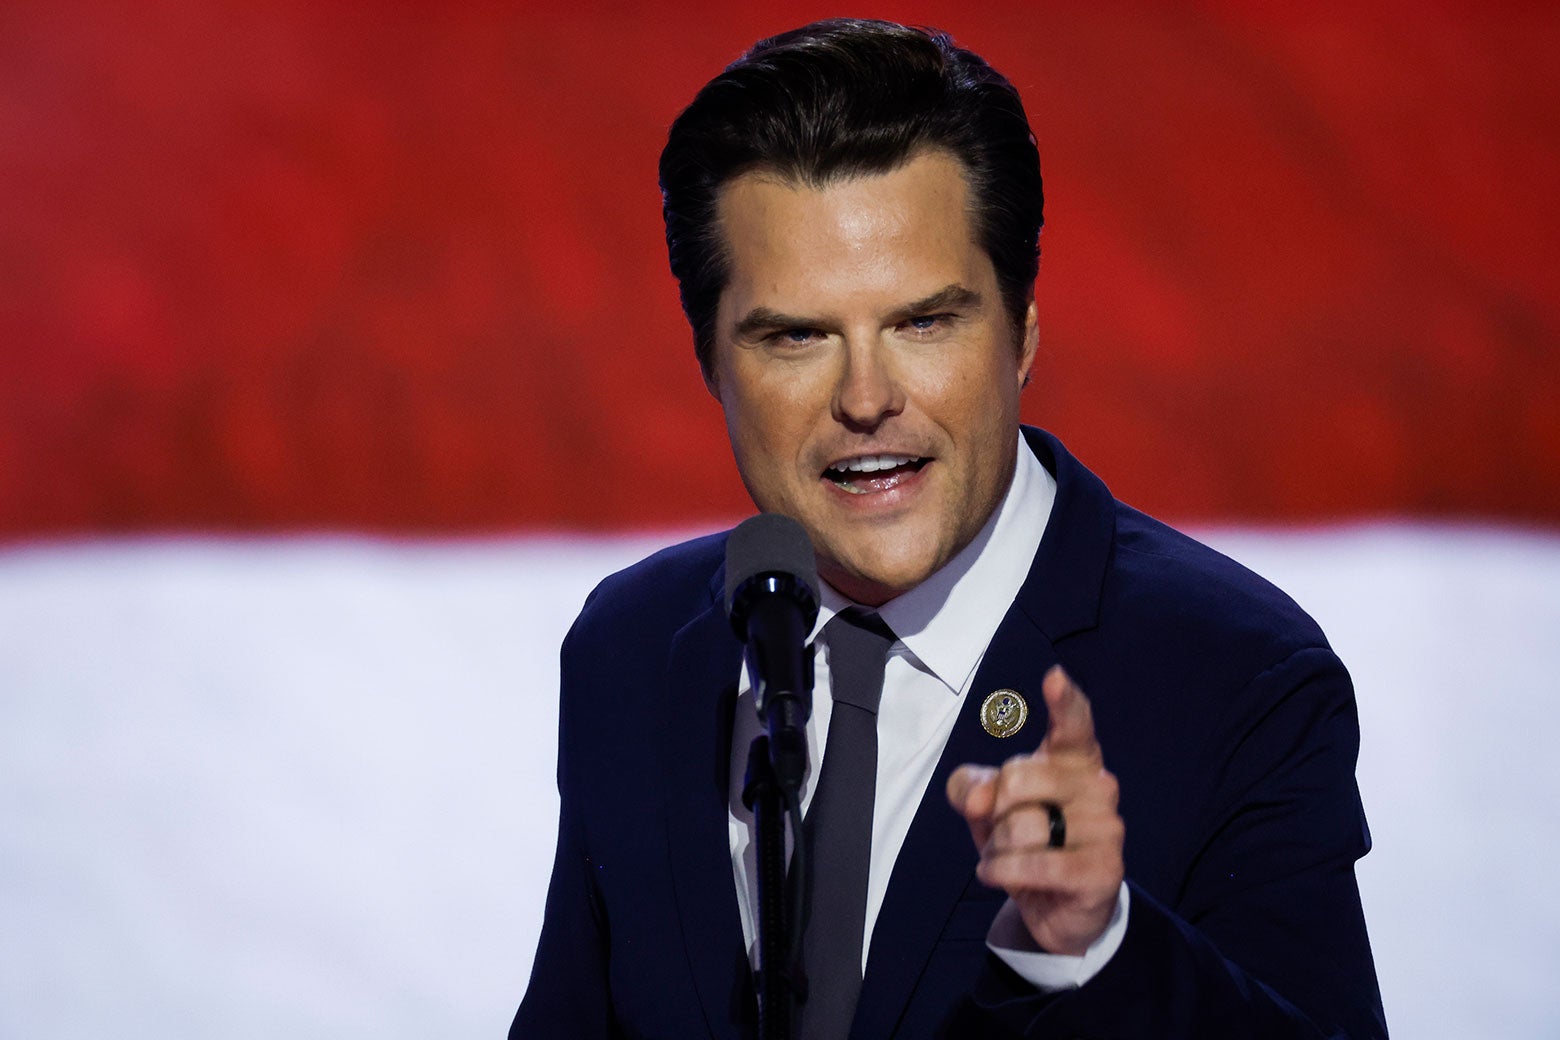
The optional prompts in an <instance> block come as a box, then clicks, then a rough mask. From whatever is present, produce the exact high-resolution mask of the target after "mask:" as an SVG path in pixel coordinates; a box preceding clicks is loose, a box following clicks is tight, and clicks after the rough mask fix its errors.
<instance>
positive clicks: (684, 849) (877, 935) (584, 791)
mask: <svg viewBox="0 0 1560 1040" xmlns="http://www.w3.org/2000/svg"><path fill="white" fill-rule="evenodd" d="M1025 435H1026V437H1027V439H1028V441H1029V444H1030V446H1031V447H1032V448H1033V449H1034V451H1035V454H1036V455H1037V456H1038V457H1039V458H1040V460H1041V462H1042V463H1043V464H1044V465H1045V466H1046V468H1047V469H1049V470H1050V471H1051V472H1052V473H1053V474H1054V475H1055V477H1056V481H1057V496H1056V503H1055V506H1054V507H1053V512H1052V516H1051V518H1050V521H1049V524H1048V526H1047V528H1046V531H1045V536H1044V538H1043V540H1042V541H1041V544H1040V548H1039V551H1038V552H1037V553H1036V555H1035V559H1034V563H1033V566H1032V567H1031V569H1030V572H1029V576H1028V579H1027V580H1026V582H1025V584H1024V586H1023V589H1022V591H1021V592H1020V593H1019V595H1018V597H1017V599H1016V600H1015V602H1014V603H1013V606H1012V608H1011V609H1010V610H1009V611H1008V613H1007V616H1006V617H1005V618H1004V620H1003V622H1002V624H1001V627H1000V628H999V629H998V631H997V634H996V636H995V638H994V639H993V641H992V643H991V646H990V647H989V649H988V650H987V653H986V655H985V658H984V659H983V661H982V663H981V665H980V669H979V671H978V673H977V675H976V679H975V685H974V687H973V689H972V691H971V695H970V696H969V697H968V698H967V703H966V704H965V707H964V709H963V712H962V714H961V716H960V718H959V719H958V721H957V723H956V724H955V726H954V729H953V733H952V735H951V736H950V738H949V740H948V744H947V747H946V749H945V750H944V752H943V755H942V759H941V761H940V762H939V764H938V766H937V771H936V773H935V775H934V776H933V778H932V781H931V784H930V785H929V786H928V788H927V791H926V794H925V796H924V798H923V799H922V802H921V804H920V807H919V810H918V812H917V814H916V816H915V820H914V823H913V824H912V826H911V829H910V833H909V836H908V837H907V838H906V840H905V844H904V847H903V850H902V851H901V852H900V854H899V859H898V861H897V862H896V864H895V866H894V871H893V875H892V877H891V880H890V882H889V887H888V893H887V897H886V899H885V902H884V904H883V908H882V912H881V914H880V916H879V917H878V921H877V926H876V928H875V930H874V932H873V935H872V940H871V946H870V949H869V952H868V962H867V970H866V975H865V978H864V980H863V983H862V988H861V997H860V1003H859V1005H858V1009H857V1014H856V1021H855V1026H854V1030H853V1032H852V1036H853V1037H855V1038H857V1040H883V1038H888V1037H895V1038H905V1040H909V1038H919V1037H944V1036H946V1037H967V1036H968V1037H985V1036H1010V1035H1011V1036H1031V1037H1049V1036H1057V1037H1072V1036H1088V1037H1188V1038H1191V1037H1197V1038H1207V1037H1224V1036H1229V1037H1263V1038H1268V1037H1316V1036H1349V1037H1377V1036H1384V1035H1385V1032H1386V1030H1385V1026H1384V1024H1383V1019H1382V1012H1381V1003H1380V997H1379V995H1378V992H1377V988H1376V981H1375V972H1374V968H1373V965H1372V962H1371V955H1370V947H1369V943H1368V941H1367V938H1366V933H1365V924H1364V920H1363V917H1362V914H1361V911H1360V902H1359V894H1358V889H1357V887H1356V884H1355V879H1354V862H1355V860H1357V859H1358V858H1359V857H1360V856H1362V855H1363V854H1364V853H1365V852H1366V850H1367V849H1368V848H1369V845H1370V838H1369V835H1368V833H1367V831H1366V827H1365V819H1364V815H1363V812H1362V810H1361V806H1360V801H1359V795H1358V791H1357V788H1356V786H1355V782H1354V762H1355V756H1356V752H1357V748H1358V740H1359V732H1358V723H1357V721H1356V716H1355V705H1354V695H1353V690H1352V687H1351V685H1350V682H1349V678H1348V675H1347V673H1346V672H1345V671H1344V668H1343V666H1342V664H1341V663H1340V662H1339V661H1338V659H1337V657H1336V656H1335V655H1334V654H1333V653H1332V651H1331V650H1330V649H1329V648H1328V645H1327V642H1326V640H1325V638H1324V637H1323V635H1322V633H1321V631H1320V629H1318V627H1317V626H1316V624H1315V623H1314V622H1313V621H1312V620H1311V619H1310V618H1309V617H1307V616H1306V615H1305V614H1304V613H1303V612H1302V611H1301V610H1300V609H1299V608H1298V607H1297V606H1295V604H1294V603H1293V602H1292V601H1291V600H1289V599H1288V597H1286V596H1285V595H1284V594H1283V593H1281V592H1279V591H1278V590H1277V589H1275V588H1274V587H1273V586H1271V585H1269V584H1268V583H1267V582H1265V581H1263V580H1262V579H1261V578H1258V577H1257V576H1255V575H1254V574H1252V573H1250V572H1249V571H1247V570H1245V569H1243V568H1242V567H1240V566H1239V565H1238V564H1236V563H1234V562H1232V561H1230V560H1229V559H1227V558H1225V557H1223V556H1220V555H1219V554H1217V553H1215V552H1213V551H1212V550H1210V549H1208V548H1206V547H1204V546H1202V545H1200V544H1198V543H1196V542H1194V541H1192V540H1191V539H1189V538H1187V537H1185V536H1183V535H1181V534H1178V533H1177V532H1175V531H1172V530H1171V529H1169V528H1167V527H1165V526H1164V525H1162V524H1160V523H1158V522H1156V521H1154V520H1152V519H1150V518H1149V517H1147V516H1144V515H1143V514H1141V513H1139V512H1137V511H1135V510H1133V509H1131V508H1129V507H1127V506H1125V505H1123V504H1121V503H1120V502H1117V501H1115V500H1114V499H1113V498H1112V496H1111V494H1110V492H1109V491H1108V490H1107V489H1106V487H1105V485H1104V484H1103V483H1101V482H1100V480H1099V479H1098V478H1096V477H1095V476H1094V475H1093V474H1092V473H1090V472H1089V471H1088V470H1086V469H1085V468H1084V467H1083V466H1082V465H1081V464H1080V463H1079V462H1078V461H1077V460H1076V459H1074V458H1073V457H1072V456H1071V455H1069V454H1068V453H1067V451H1066V450H1065V449H1064V448H1063V447H1062V446H1061V444H1060V443H1059V442H1058V441H1057V440H1056V439H1055V438H1053V437H1051V436H1050V435H1049V434H1046V433H1044V432H1042V431H1038V430H1026V431H1025ZM724 547H725V536H724V535H716V536H711V537H707V538H701V539H698V540H695V541H692V542H688V543H686V544H683V545H679V546H676V547H674V548H671V549H667V550H665V551H664V552H661V553H658V554H656V555H655V556H652V557H650V558H649V559H647V560H645V561H643V562H641V563H639V564H637V565H636V566H634V567H631V568H629V569H628V570H626V571H623V572H621V573H619V574H616V575H613V576H612V577H610V578H608V579H606V580H605V581H604V582H602V584H601V585H600V586H599V587H598V588H597V589H596V591H595V592H594V593H592V595H591V597H590V599H589V600H588V601H587V603H586V606H585V609H584V610H583V612H582V613H581V614H580V617H579V619H578V620H577V621H576V622H575V625H574V627H573V629H572V630H571V631H570V633H569V636H568V638H567V639H566V640H565V642H564V646H563V654H562V663H563V673H562V674H563V679H562V704H561V710H560V743H559V762H558V783H559V790H560V792H561V795H562V808H561V816H560V820H559V834H558V851H557V859H556V862H555V864H554V867H553V876H552V882H551V887H550V889H549V891H548V895H547V910H546V918H545V921H544V924H543V928H542V936H541V941H540V943H539V945H538V948H537V951H536V960H535V965H534V968H533V970H532V975H531V983H530V986H529V988H528V990H527V992H526V995H525V999H524V1001H523V1002H522V1004H521V1007H520V1010H519V1013H518V1015H517V1016H516V1018H515V1021H514V1026H513V1028H512V1030H511V1032H510V1036H511V1037H512V1038H515V1037H523V1038H544V1037H545V1038H552V1037H557V1038H565V1037H566V1038H569V1040H597V1038H608V1037H665V1038H668V1040H691V1038H696V1037H711V1038H720V1040H728V1038H729V1040H736V1038H739V1037H751V1036H754V1035H756V1019H757V1016H756V1000H755V997H754V988H753V984H752V979H751V974H750V970H749V965H748V960H747V954H746V952H745V949H744V945H743V937H742V930H741V925H740V921H739V918H738V911H737V902H736V894H735V885H734V883H733V880H732V870H731V861H730V852H729V843H728V838H727V799H728V792H729V790H730V785H729V782H728V776H727V771H728V763H729V747H728V745H729V741H730V731H731V712H732V707H733V703H734V699H735V695H736V680H737V676H738V670H739V663H740V658H741V647H740V645H739V644H738V643H737V641H736V639H735V637H734V636H733V635H732V633H731V629H730V626H729V624H728V622H727V620H726V617H725V613H724V611H723V609H722V604H721V599H722V588H723V580H724V576H723V573H722V567H723V558H724ZM1057 663H1061V664H1062V665H1064V666H1065V667H1066V669H1067V671H1068V673H1069V674H1070V675H1071V676H1072V677H1073V678H1074V679H1076V680H1077V682H1078V683H1079V685H1080V686H1081V687H1082V688H1083V690H1084V691H1085V692H1086V693H1087V694H1088V695H1089V698H1090V701H1091V703H1092V705H1093V709H1094V719H1095V728H1096V732H1097V734H1098V736H1099V740H1100V745H1101V747H1102V748H1103V749H1104V753H1105V763H1106V766H1107V768H1109V769H1110V770H1111V771H1112V772H1114V773H1115V774H1116V776H1117V778H1118V779H1119V780H1120V785H1121V808H1120V811H1121V814H1122V817H1123V819H1124V820H1125V823H1126V835H1127V837H1126V873H1127V879H1128V882H1129V884H1130V885H1131V886H1132V905H1131V912H1130V914H1129V918H1128V921H1129V923H1128V929H1127V934H1126V937H1125V939H1124V940H1123V943H1122V946H1121V948H1120V950H1119V951H1118V952H1117V954H1116V956H1115V957H1114V958H1112V960H1111V961H1110V962H1109V963H1108V964H1107V965H1106V966H1105V968H1104V969H1103V970H1102V971H1101V972H1100V973H1099V975H1097V976H1096V977H1095V978H1094V979H1092V980H1091V981H1090V982H1088V983H1087V984H1086V985H1084V986H1082V987H1081V988H1078V989H1075V990H1069V991H1064V992H1061V993H1056V994H1039V993H1036V992H1035V991H1033V990H1032V989H1031V988H1030V987H1028V986H1027V985H1026V984H1025V983H1024V982H1023V981H1022V980H1020V979H1019V978H1018V977H1017V976H1016V975H1014V974H1013V973H1012V972H1010V971H1009V970H1008V969H1007V968H1006V967H1005V966H1004V965H1002V964H1001V962H1000V961H998V960H997V959H996V958H995V957H993V956H991V954H990V953H989V952H988V951H987V949H986V947H985V936H986V932H987V928H988V926H989V925H990V923H991V920H992V917H993V915H994V914H995V913H996V911H997V909H998V907H1000V906H1001V904H1002V901H1003V898H1004V897H1003V894H1002V893H1001V892H998V891H993V890H990V889H987V888H985V887H984V886H983V885H981V884H980V882H978V881H977V880H975V876H974V867H975V862H976V853H975V849H974V847H973V845H972V843H971V841H970V836H969V832H968V830H967V828H966V827H965V824H964V822H963V820H962V819H960V818H959V817H958V816H957V815H956V814H955V813H954V812H953V810H952V809H950V808H949V807H948V805H947V803H946V801H945V798H944V795H943V789H944V786H945V783H946V781H947V777H948V774H949V773H950V772H951V771H952V770H953V769H954V767H956V766H957V765H959V764H960V763H964V762H986V763H993V764H997V763H1000V762H1002V761H1004V760H1005V759H1007V758H1008V757H1010V756H1011V755H1013V754H1015V753H1018V752H1020V751H1028V750H1032V749H1033V747H1034V746H1035V745H1036V744H1037V743H1038V741H1039V739H1040V736H1041V735H1042V734H1043V733H1044V731H1045V721H1046V720H1045V718H1044V702H1043V700H1042V698H1041V696H1040V681H1041V677H1042V676H1044V674H1045V672H1046V670H1047V669H1048V668H1050V667H1051V666H1052V665H1053V664H1057ZM1001 687H1007V688H1011V689H1016V690H1019V691H1020V692H1022V693H1023V694H1025V695H1026V697H1027V699H1028V701H1029V704H1030V706H1031V710H1032V712H1034V713H1035V714H1036V715H1037V716H1038V717H1032V718H1031V721H1030V724H1029V725H1028V726H1026V727H1025V728H1024V730H1023V731H1022V732H1021V733H1020V734H1018V735H1017V736H1015V737H1013V738H1010V739H1006V740H1002V739H997V738H994V737H991V736H989V735H987V734H986V733H985V731H984V730H983V729H982V728H981V726H980V724H979V721H978V718H977V711H978V708H979V705H980V702H981V700H982V699H983V697H984V695H985V694H986V693H987V692H989V691H991V690H994V689H998V688H1001Z"/></svg>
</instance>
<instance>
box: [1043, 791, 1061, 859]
mask: <svg viewBox="0 0 1560 1040" xmlns="http://www.w3.org/2000/svg"><path fill="white" fill-rule="evenodd" d="M1041 804H1042V805H1044V806H1045V812H1046V815H1047V816H1049V817H1050V818H1051V836H1050V837H1049V838H1048V839H1046V845H1047V846H1048V847H1049V848H1053V849H1059V848H1061V847H1062V846H1064V845H1066V844H1067V817H1065V816H1063V815H1062V807H1061V806H1060V805H1057V804H1056V803H1055V802H1042V803H1041Z"/></svg>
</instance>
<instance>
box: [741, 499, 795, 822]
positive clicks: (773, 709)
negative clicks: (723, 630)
mask: <svg viewBox="0 0 1560 1040" xmlns="http://www.w3.org/2000/svg"><path fill="white" fill-rule="evenodd" d="M726 613H727V614H728V615H729V616H730V618H731V627H732V630H733V631H735V632H736V634H737V638H738V639H740V640H742V641H743V642H744V643H745V644H747V656H746V659H747V666H748V675H749V676H750V677H751V678H752V681H753V699H754V703H755V704H756V706H757V708H758V716H759V718H760V719H762V720H763V722H764V727H765V729H766V730H767V732H768V734H769V757H770V761H771V763H772V764H773V766H774V770H775V777H776V779H777V780H779V782H780V786H781V788H782V789H783V790H787V791H793V792H794V791H799V790H800V789H801V783H802V777H803V775H804V774H805V773H806V772H807V728H806V727H807V717H808V716H809V715H810V714H812V692H813V649H812V647H810V646H808V645H807V636H808V635H809V634H810V633H811V632H812V627H813V623H814V622H815V621H817V620H818V562H817V558H816V557H815V556H814V554H813V547H812V542H811V541H809V540H808V538H807V532H806V531H804V530H802V525H801V524H799V523H797V522H796V521H795V520H792V519H791V518H790V517H788V516H782V515H780V514H779V513H760V514H759V515H758V516H755V517H750V518H748V519H747V520H744V521H743V522H742V523H740V524H738V525H737V528H736V530H734V531H732V532H731V535H730V537H729V538H727V540H726Z"/></svg>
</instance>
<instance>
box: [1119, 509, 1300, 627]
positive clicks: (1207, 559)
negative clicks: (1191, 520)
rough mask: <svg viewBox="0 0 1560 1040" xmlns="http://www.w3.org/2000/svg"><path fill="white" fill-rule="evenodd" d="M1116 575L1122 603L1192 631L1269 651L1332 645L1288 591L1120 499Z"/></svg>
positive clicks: (1160, 620)
mask: <svg viewBox="0 0 1560 1040" xmlns="http://www.w3.org/2000/svg"><path fill="white" fill-rule="evenodd" d="M1115 544H1116V553H1115V559H1114V561H1113V566H1112V574H1113V576H1114V577H1115V579H1116V585H1117V592H1118V593H1119V595H1120V596H1121V597H1122V600H1123V604H1124V605H1126V606H1129V607H1132V608H1135V609H1141V610H1144V611H1149V612H1151V613H1152V614H1153V616H1154V618H1155V620H1156V621H1157V622H1158V623H1161V624H1166V625H1169V626H1171V627H1172V628H1175V629H1179V630H1181V631H1183V632H1184V633H1185V634H1186V635H1187V636H1198V637H1203V638H1213V637H1217V638H1219V639H1220V640H1223V641H1235V642H1238V643H1243V644H1245V645H1247V646H1249V647H1250V648H1251V649H1252V650H1253V651H1255V652H1258V653H1263V651H1262V650H1261V649H1260V647H1261V646H1262V645H1263V644H1267V645H1268V650H1267V651H1266V654H1265V655H1277V656H1283V655H1286V654H1287V653H1292V652H1293V651H1295V650H1298V649H1303V648H1306V647H1318V648H1324V649H1325V648H1327V645H1328V644H1327V639H1326V637H1325V636H1324V635H1323V634H1322V630H1321V628H1320V626H1318V625H1317V623H1316V622H1315V621H1314V620H1313V619H1312V618H1311V616H1310V615H1309V614H1307V613H1306V612H1305V611H1304V610H1303V609H1301V608H1300V606H1299V605H1298V604H1297V603H1296V602H1295V601H1294V600H1293V599H1292V598H1290V597H1289V595H1288V594H1286V593H1285V592H1284V591H1283V590H1281V589H1279V588H1278V587H1277V586H1276V585H1274V584H1273V583H1272V582H1270V581H1268V580H1267V579H1266V578H1263V577H1262V576H1261V575H1259V574H1257V573H1256V572H1254V571H1252V570H1250V569H1249V568H1247V567H1245V566H1244V565H1242V564H1240V563H1237V562H1236V561H1234V560H1232V559H1230V558H1229V557H1228V556H1225V555H1224V554H1223V553H1221V552H1219V551H1217V550H1215V549H1212V548H1210V547H1209V546H1207V545H1204V544H1203V543H1202V542H1199V541H1197V540H1196V539H1195V538H1193V537H1191V536H1190V535H1187V534H1184V533H1182V532H1180V531H1177V530H1175V529H1174V528H1172V527H1170V526H1168V525H1167V524H1164V523H1162V522H1160V521H1158V520H1155V519H1154V518H1153V517H1150V516H1148V515H1147V514H1145V513H1141V512H1139V511H1138V510H1136V509H1133V508H1132V507H1130V506H1126V505H1123V504H1121V503H1117V507H1116V543H1115Z"/></svg>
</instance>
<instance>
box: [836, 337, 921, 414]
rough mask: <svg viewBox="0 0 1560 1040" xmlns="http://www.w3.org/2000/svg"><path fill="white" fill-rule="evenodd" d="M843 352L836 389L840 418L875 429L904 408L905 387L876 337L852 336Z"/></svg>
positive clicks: (886, 351) (883, 346)
mask: <svg viewBox="0 0 1560 1040" xmlns="http://www.w3.org/2000/svg"><path fill="white" fill-rule="evenodd" d="M842 354H843V361H842V367H841V371H840V376H839V385H838V386H837V387H836V388H835V392H834V409H833V411H834V419H835V421H836V422H839V423H842V424H843V425H845V426H847V427H850V428H851V429H853V430H874V429H876V428H877V427H878V426H880V425H882V423H883V420H885V419H887V418H889V417H890V416H894V415H898V414H899V413H900V412H902V411H903V410H904V391H903V389H902V388H901V387H900V385H899V380H898V379H897V378H896V376H895V374H894V371H893V365H892V359H891V358H889V357H888V348H887V347H886V346H885V345H884V344H882V343H881V342H879V341H877V339H875V338H874V337H852V338H849V339H847V340H846V342H845V349H844V351H843V352H842Z"/></svg>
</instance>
